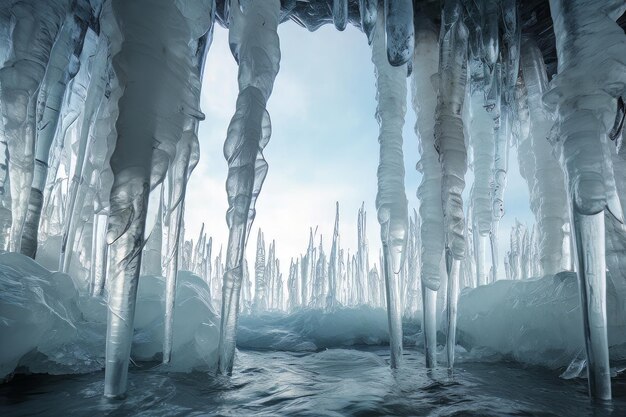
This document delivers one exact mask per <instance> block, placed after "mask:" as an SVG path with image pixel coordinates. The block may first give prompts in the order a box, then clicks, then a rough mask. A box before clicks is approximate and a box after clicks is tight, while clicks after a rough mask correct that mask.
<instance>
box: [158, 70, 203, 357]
mask: <svg viewBox="0 0 626 417" xmlns="http://www.w3.org/2000/svg"><path fill="white" fill-rule="evenodd" d="M197 82H198V84H197V87H198V88H197V92H198V94H197V99H198V103H197V104H198V105H199V99H200V95H199V92H200V89H199V80H197ZM189 124H196V123H194V122H191V123H189ZM188 127H189V126H188ZM199 156H200V152H199V144H198V137H197V133H196V129H195V128H191V129H188V130H185V131H184V132H183V133H182V138H181V139H180V140H179V141H178V143H177V144H176V156H175V157H174V159H173V160H172V162H171V165H170V168H169V171H168V173H167V180H168V183H169V184H168V185H169V187H168V189H169V196H168V197H169V198H168V200H169V203H168V205H167V213H165V215H164V218H165V219H167V220H166V221H167V223H168V239H167V246H166V247H167V252H166V253H165V255H164V257H163V258H164V259H163V263H164V265H165V269H166V275H165V330H164V332H165V336H164V338H163V363H169V362H170V360H171V355H172V345H173V333H174V300H175V298H176V278H177V275H178V259H179V249H180V241H181V234H182V229H183V225H182V223H183V215H184V210H185V195H186V191H187V181H188V179H189V176H190V175H191V172H192V171H193V169H194V168H195V166H196V165H197V163H198V160H199ZM187 269H190V268H189V267H188V268H187Z"/></svg>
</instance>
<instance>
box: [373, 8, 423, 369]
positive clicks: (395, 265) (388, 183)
mask: <svg viewBox="0 0 626 417" xmlns="http://www.w3.org/2000/svg"><path fill="white" fill-rule="evenodd" d="M385 3H386V4H387V3H390V2H385ZM394 4H397V3H394ZM398 12H399V10H396V11H395V13H396V16H395V17H394V18H398V16H397V14H398ZM388 13H390V9H387V8H386V9H385V14H384V15H383V13H380V10H379V15H378V21H377V26H376V30H375V33H374V40H373V42H372V62H373V63H374V66H375V69H376V89H377V94H376V97H377V100H378V107H377V109H376V118H377V120H378V124H379V125H380V133H379V137H378V142H379V143H380V157H379V164H378V193H377V195H376V209H377V211H378V222H379V223H380V236H381V240H382V246H383V264H381V272H382V276H383V277H384V280H385V289H386V291H385V292H386V299H387V316H388V319H389V344H390V347H391V359H390V360H391V367H392V368H396V367H398V366H400V361H401V359H402V299H401V296H400V271H401V270H402V268H403V264H404V262H405V253H404V252H405V250H406V242H407V234H408V233H407V232H408V230H407V229H408V224H407V223H408V209H407V204H408V202H407V199H406V195H405V193H404V157H403V154H402V127H403V125H404V116H405V113H406V74H407V72H406V67H405V66H399V67H393V66H391V64H390V63H389V61H388V60H387V55H386V53H385V51H386V50H385V43H384V41H385V37H384V32H383V28H384V19H387V22H388V23H389V19H390V18H391V16H390V15H388ZM411 16H412V15H411ZM411 16H409V17H411ZM411 20H412V19H411ZM387 40H388V42H390V36H389V34H388V35H387ZM410 47H411V51H410V52H411V53H412V52H413V45H412V44H411V45H410ZM409 56H410V55H409Z"/></svg>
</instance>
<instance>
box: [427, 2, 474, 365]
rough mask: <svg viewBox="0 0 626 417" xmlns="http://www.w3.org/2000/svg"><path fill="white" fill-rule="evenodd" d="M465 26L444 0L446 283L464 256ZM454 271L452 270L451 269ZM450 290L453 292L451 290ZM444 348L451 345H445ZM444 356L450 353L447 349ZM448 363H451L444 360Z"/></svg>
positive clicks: (438, 130) (441, 144)
mask: <svg viewBox="0 0 626 417" xmlns="http://www.w3.org/2000/svg"><path fill="white" fill-rule="evenodd" d="M467 36H468V32H467V28H466V27H465V25H464V23H463V7H462V6H461V3H460V2H459V1H458V0H446V1H445V3H444V8H443V12H442V24H441V33H440V42H439V45H440V55H439V56H440V61H439V94H438V102H437V111H436V124H435V146H436V147H437V150H438V152H439V156H440V161H441V167H442V171H443V175H442V180H441V185H442V201H443V213H444V226H445V231H446V250H447V251H448V254H449V255H448V256H449V257H451V266H450V268H449V271H450V273H449V274H448V286H451V285H458V283H455V282H453V281H455V280H458V271H459V266H458V265H455V264H459V263H460V262H461V261H462V260H463V259H464V257H465V237H464V235H463V232H464V229H465V213H464V212H463V198H462V196H461V195H462V193H463V189H464V188H465V172H466V171H467V152H466V149H465V139H464V131H463V130H464V129H463V119H462V117H461V113H462V110H463V101H464V99H465V83H466V79H467ZM455 271H456V273H455ZM452 294H454V293H452ZM447 302H448V305H447V308H448V311H455V310H456V303H457V300H456V298H448V300H447ZM455 323H456V322H455V320H452V317H449V321H448V327H447V329H448V332H449V333H451V332H455V331H456V326H455ZM446 348H447V350H448V352H450V351H451V350H454V346H450V345H447V346H446ZM448 357H453V356H452V355H451V354H450V353H449V354H448ZM448 366H449V367H452V366H453V363H449V364H448Z"/></svg>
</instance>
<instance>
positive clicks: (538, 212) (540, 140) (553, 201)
mask: <svg viewBox="0 0 626 417" xmlns="http://www.w3.org/2000/svg"><path fill="white" fill-rule="evenodd" d="M522 71H523V77H524V84H525V86H526V92H527V94H526V97H527V100H528V110H529V121H530V138H529V139H528V140H529V141H530V145H531V149H532V155H533V156H534V163H533V164H532V165H533V167H534V170H533V171H534V172H533V175H534V179H533V181H532V184H533V189H532V190H531V199H532V201H533V204H532V209H533V211H534V213H535V219H536V221H537V225H538V228H539V252H540V253H539V259H540V264H541V269H542V273H543V274H544V275H548V274H550V275H553V274H556V273H557V272H561V271H563V270H566V269H568V268H569V265H568V264H569V260H568V259H567V258H568V257H567V256H566V254H564V253H563V248H564V241H565V230H564V227H565V224H566V223H568V222H569V215H568V212H567V196H566V191H565V178H564V175H563V170H562V169H561V166H560V165H559V161H558V160H557V159H556V157H555V156H554V151H553V148H552V145H550V143H549V142H548V136H549V135H550V129H552V126H553V124H554V117H553V116H552V115H551V114H550V113H549V111H548V109H546V107H545V106H544V105H543V102H542V97H543V95H544V94H545V92H546V90H547V88H548V76H547V74H546V69H545V66H544V63H543V56H542V55H541V52H540V51H539V48H538V47H537V45H536V43H535V42H534V41H533V40H532V39H525V41H524V43H523V47H522Z"/></svg>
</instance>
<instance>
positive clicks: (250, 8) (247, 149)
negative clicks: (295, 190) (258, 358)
mask: <svg viewBox="0 0 626 417" xmlns="http://www.w3.org/2000/svg"><path fill="white" fill-rule="evenodd" d="M279 16H280V1H278V0H267V1H262V2H261V1H254V2H250V3H247V5H246V7H245V9H244V10H243V11H242V10H241V9H240V5H239V1H238V0H234V1H232V4H231V7H230V32H229V41H230V45H231V50H232V51H233V54H234V56H235V59H236V60H237V62H238V64H239V77H238V81H239V96H238V98H237V109H236V111H235V115H234V116H233V118H232V120H231V122H230V126H229V127H228V134H227V138H226V142H225V143H224V156H225V157H226V160H227V161H228V178H227V180H226V191H227V193H228V206H229V207H228V212H227V215H226V217H227V221H228V227H229V236H228V249H227V255H226V270H225V273H224V284H223V291H222V314H221V317H222V322H221V327H220V342H219V348H218V354H219V371H220V372H221V373H224V374H230V373H231V372H232V369H233V360H234V356H235V336H236V329H237V317H238V312H239V293H240V290H241V274H242V263H243V257H244V252H245V246H246V241H247V237H248V232H249V230H250V225H251V224H252V222H253V220H254V215H255V209H254V205H255V202H256V199H257V197H258V195H259V193H260V192H261V187H262V185H263V180H264V179H265V175H266V174H267V162H265V159H264V158H263V153H262V150H263V148H264V147H265V145H267V142H268V141H269V136H270V121H269V115H268V113H267V110H266V109H265V106H266V104H267V100H268V99H269V96H270V94H271V92H272V88H273V85H274V80H275V78H276V75H277V74H278V69H279V63H280V46H279V39H278V33H277V32H276V31H277V28H278V23H279Z"/></svg>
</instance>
